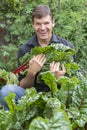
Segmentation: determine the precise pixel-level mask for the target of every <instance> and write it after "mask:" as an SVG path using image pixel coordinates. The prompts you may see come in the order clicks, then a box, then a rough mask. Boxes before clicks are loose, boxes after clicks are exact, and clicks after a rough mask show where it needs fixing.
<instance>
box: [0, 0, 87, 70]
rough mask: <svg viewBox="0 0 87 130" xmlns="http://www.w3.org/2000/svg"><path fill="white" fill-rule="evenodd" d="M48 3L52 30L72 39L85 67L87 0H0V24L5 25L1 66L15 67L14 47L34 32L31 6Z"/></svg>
mask: <svg viewBox="0 0 87 130" xmlns="http://www.w3.org/2000/svg"><path fill="white" fill-rule="evenodd" d="M38 4H47V5H49V6H50V8H51V9H52V11H53V14H54V18H55V23H56V25H55V27H54V32H55V33H56V34H57V35H59V36H61V37H64V38H66V39H67V40H69V41H71V42H72V44H74V46H75V48H76V53H77V58H76V62H77V63H79V64H80V65H81V66H82V67H83V68H84V69H85V70H87V62H86V61H87V57H86V55H87V49H86V48H87V47H86V46H87V1H86V0H78V1H77V0H46V1H45V0H37V1H36V0H33V1H32V0H10V1H9V0H1V1H0V5H1V6H0V28H2V29H4V31H5V36H4V41H5V45H2V46H1V50H0V68H4V69H6V70H7V71H13V70H14V69H15V68H17V51H18V48H19V46H20V45H22V44H24V43H25V42H26V41H27V40H29V39H30V38H31V37H32V35H33V34H34V30H33V28H32V24H31V12H32V9H33V7H34V6H36V5H38Z"/></svg>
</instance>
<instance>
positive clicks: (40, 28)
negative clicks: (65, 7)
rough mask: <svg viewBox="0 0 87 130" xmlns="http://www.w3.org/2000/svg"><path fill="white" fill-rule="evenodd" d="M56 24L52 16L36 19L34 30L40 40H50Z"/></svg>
mask: <svg viewBox="0 0 87 130" xmlns="http://www.w3.org/2000/svg"><path fill="white" fill-rule="evenodd" d="M53 26H54V22H53V21H52V19H51V16H50V15H47V16H45V17H42V18H40V19H38V18H37V17H35V18H34V22H33V28H34V30H35V32H36V34H37V38H38V39H39V40H49V39H50V38H51V36H52V28H53Z"/></svg>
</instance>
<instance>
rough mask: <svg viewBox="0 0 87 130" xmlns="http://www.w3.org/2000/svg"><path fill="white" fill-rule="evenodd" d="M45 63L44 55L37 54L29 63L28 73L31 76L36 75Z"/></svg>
mask: <svg viewBox="0 0 87 130" xmlns="http://www.w3.org/2000/svg"><path fill="white" fill-rule="evenodd" d="M45 61H46V57H45V55H44V54H39V55H37V56H34V57H33V58H32V59H31V60H30V62H29V69H28V73H32V74H33V75H36V74H37V73H38V72H39V71H40V70H41V68H42V67H43V65H44V63H45Z"/></svg>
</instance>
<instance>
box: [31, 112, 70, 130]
mask: <svg viewBox="0 0 87 130" xmlns="http://www.w3.org/2000/svg"><path fill="white" fill-rule="evenodd" d="M29 130H72V127H71V125H70V121H69V119H68V116H67V114H66V113H65V112H64V111H63V110H61V109H56V110H55V111H54V114H53V117H52V118H51V119H47V118H46V119H44V118H42V117H37V118H35V119H34V120H33V121H32V122H31V124H30V126H29Z"/></svg>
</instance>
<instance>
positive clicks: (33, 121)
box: [0, 44, 87, 130]
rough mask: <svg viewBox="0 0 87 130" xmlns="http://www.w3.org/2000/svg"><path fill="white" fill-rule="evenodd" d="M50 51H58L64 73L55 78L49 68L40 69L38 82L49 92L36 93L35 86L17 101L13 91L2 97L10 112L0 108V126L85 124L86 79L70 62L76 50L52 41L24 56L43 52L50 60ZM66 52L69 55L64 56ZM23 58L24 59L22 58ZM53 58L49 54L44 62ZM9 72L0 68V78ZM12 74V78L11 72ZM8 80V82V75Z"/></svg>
mask: <svg viewBox="0 0 87 130" xmlns="http://www.w3.org/2000/svg"><path fill="white" fill-rule="evenodd" d="M36 50H37V51H36ZM49 50H50V53H51V52H53V53H54V52H55V51H56V53H54V54H55V55H57V53H59V52H60V59H61V62H62V63H65V65H66V68H67V69H66V70H67V72H66V75H65V76H61V77H60V78H59V79H58V80H57V79H56V78H55V76H54V75H53V73H52V72H50V71H48V69H44V70H41V72H40V73H39V76H38V79H37V82H40V83H41V82H42V81H43V82H44V83H45V84H46V85H47V86H48V87H49V88H50V91H49V92H40V93H37V91H36V89H35V88H34V87H31V88H30V89H26V91H25V93H26V94H25V96H23V97H22V98H21V99H20V100H19V101H18V104H16V103H15V94H13V93H10V94H9V95H8V96H7V97H5V100H6V103H7V105H8V108H9V111H5V110H3V109H2V108H1V109H0V129H3V130H6V129H7V130H12V129H14V130H19V129H20V130H23V129H29V130H35V129H36V130H43V129H44V130H47V129H51V130H63V129H64V130H76V129H77V128H78V129H84V127H85V124H86V123H87V116H86V115H87V100H86V99H87V90H86V89H87V81H86V78H85V77H84V75H80V71H79V66H78V65H77V64H76V63H74V62H73V58H72V57H73V54H74V53H75V51H74V50H73V49H71V48H69V47H67V46H64V45H62V44H59V45H55V44H53V45H52V46H47V47H44V48H40V47H36V48H34V49H32V51H31V53H30V54H28V55H27V56H28V57H29V55H30V57H32V56H33V55H35V54H36V55H37V54H39V53H45V55H46V56H47V58H48V59H50V53H48V52H49ZM63 52H65V55H64V56H62V53H63ZM67 52H68V53H69V54H68V55H70V54H71V55H70V57H68V58H65V57H66V55H67ZM70 52H71V53H70ZM48 54H49V55H48ZM55 55H54V57H55ZM28 57H27V58H28ZM21 60H22V59H21ZM23 60H24V61H25V59H24V57H23ZM26 60H29V59H26ZM52 60H55V59H52V57H51V59H50V60H47V61H48V62H52ZM58 60H59V59H58ZM22 62H23V61H22ZM44 66H45V65H44ZM45 68H46V66H45ZM8 74H9V72H8V73H7V72H6V71H4V70H1V78H6V77H7V75H8ZM11 77H12V79H13V78H14V76H13V75H11ZM7 79H8V81H10V78H9V77H7ZM16 81H17V80H15V81H14V83H15V82H16ZM14 83H13V84H14ZM8 119H9V120H8Z"/></svg>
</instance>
